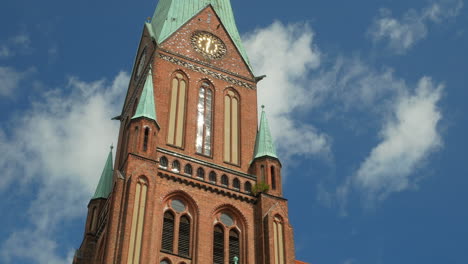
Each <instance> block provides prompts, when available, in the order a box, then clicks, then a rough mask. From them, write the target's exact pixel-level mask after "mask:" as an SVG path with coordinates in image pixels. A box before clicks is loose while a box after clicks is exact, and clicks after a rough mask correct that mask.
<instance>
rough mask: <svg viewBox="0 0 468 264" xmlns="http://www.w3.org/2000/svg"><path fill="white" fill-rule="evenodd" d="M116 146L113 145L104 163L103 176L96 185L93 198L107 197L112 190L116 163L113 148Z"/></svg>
mask: <svg viewBox="0 0 468 264" xmlns="http://www.w3.org/2000/svg"><path fill="white" fill-rule="evenodd" d="M113 148H114V147H113V146H111V148H110V151H109V155H108V156H107V161H106V165H104V169H103V170H102V174H101V178H100V179H99V183H98V186H97V187H96V192H94V196H93V198H91V200H93V199H98V198H105V199H107V198H108V197H109V194H110V193H111V191H112V183H113V178H112V175H113V171H114V165H113V164H112V149H113Z"/></svg>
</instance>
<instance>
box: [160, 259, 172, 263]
mask: <svg viewBox="0 0 468 264" xmlns="http://www.w3.org/2000/svg"><path fill="white" fill-rule="evenodd" d="M159 264H171V262H170V261H169V260H168V259H163V260H162V261H161V262H159Z"/></svg>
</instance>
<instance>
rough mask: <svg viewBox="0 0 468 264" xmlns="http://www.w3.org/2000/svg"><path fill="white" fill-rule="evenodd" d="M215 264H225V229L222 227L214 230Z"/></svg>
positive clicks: (216, 227) (217, 226)
mask: <svg viewBox="0 0 468 264" xmlns="http://www.w3.org/2000/svg"><path fill="white" fill-rule="evenodd" d="M213 264H224V228H223V227H222V226H221V225H216V226H215V228H214V234H213Z"/></svg>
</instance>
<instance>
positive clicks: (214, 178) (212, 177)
mask: <svg viewBox="0 0 468 264" xmlns="http://www.w3.org/2000/svg"><path fill="white" fill-rule="evenodd" d="M209 178H210V182H211V183H216V173H215V172H214V171H212V172H210V177H209Z"/></svg>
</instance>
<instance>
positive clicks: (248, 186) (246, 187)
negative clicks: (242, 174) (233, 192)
mask: <svg viewBox="0 0 468 264" xmlns="http://www.w3.org/2000/svg"><path fill="white" fill-rule="evenodd" d="M244 190H245V192H246V193H251V192H252V184H251V183H250V182H246V183H245V184H244Z"/></svg>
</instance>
